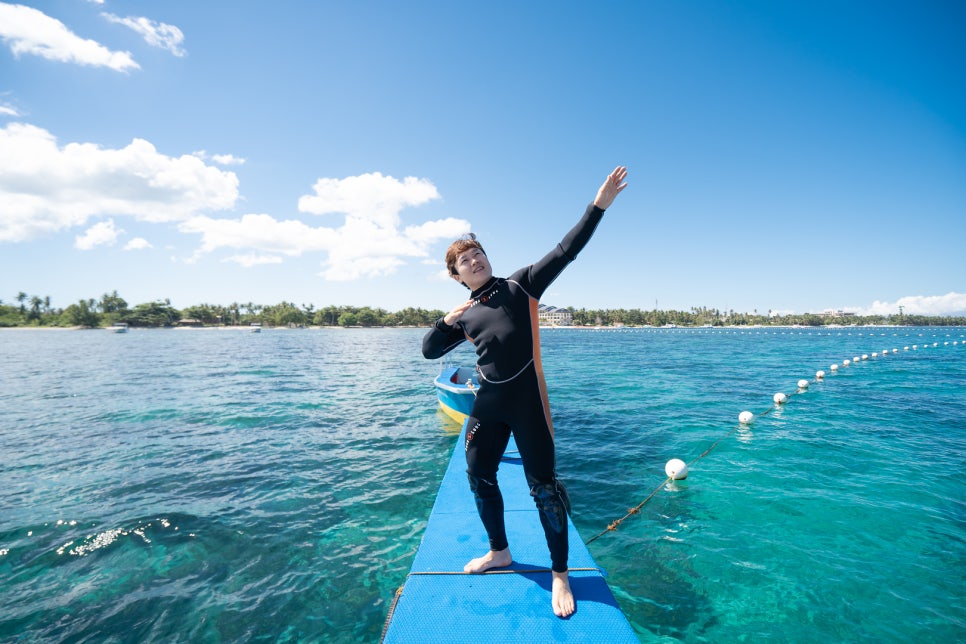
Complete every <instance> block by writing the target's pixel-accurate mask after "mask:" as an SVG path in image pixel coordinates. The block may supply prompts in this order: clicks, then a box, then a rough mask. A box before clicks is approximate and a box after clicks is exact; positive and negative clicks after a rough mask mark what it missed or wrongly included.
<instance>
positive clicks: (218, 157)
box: [211, 154, 245, 165]
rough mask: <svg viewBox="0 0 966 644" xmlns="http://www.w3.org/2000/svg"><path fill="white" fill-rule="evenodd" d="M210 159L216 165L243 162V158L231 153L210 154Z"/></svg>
mask: <svg viewBox="0 0 966 644" xmlns="http://www.w3.org/2000/svg"><path fill="white" fill-rule="evenodd" d="M211 160H212V161H214V162H215V163H217V164H218V165H242V164H244V163H245V159H242V158H240V157H236V156H233V155H231V154H213V155H211Z"/></svg>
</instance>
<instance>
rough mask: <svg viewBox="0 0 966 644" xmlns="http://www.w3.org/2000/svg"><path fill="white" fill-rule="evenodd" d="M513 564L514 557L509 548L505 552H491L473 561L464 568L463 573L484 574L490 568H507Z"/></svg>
mask: <svg viewBox="0 0 966 644" xmlns="http://www.w3.org/2000/svg"><path fill="white" fill-rule="evenodd" d="M511 563H513V556H512V555H511V554H510V549H509V548H504V549H503V550H490V551H489V552H488V553H486V554H485V555H483V556H482V557H477V558H476V559H471V560H470V562H469V563H468V564H466V565H465V566H463V572H483V571H484V570H489V569H490V568H506V567H507V566H509V565H510V564H511Z"/></svg>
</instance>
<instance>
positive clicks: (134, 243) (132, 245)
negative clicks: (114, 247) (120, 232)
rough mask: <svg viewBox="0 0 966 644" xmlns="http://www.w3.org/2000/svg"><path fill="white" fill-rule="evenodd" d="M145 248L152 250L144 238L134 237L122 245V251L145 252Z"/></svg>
mask: <svg viewBox="0 0 966 644" xmlns="http://www.w3.org/2000/svg"><path fill="white" fill-rule="evenodd" d="M147 248H154V246H152V245H151V242H149V241H148V240H146V239H145V238H144V237H135V238H134V239H132V240H131V241H129V242H128V243H126V244H125V245H124V250H145V249H147Z"/></svg>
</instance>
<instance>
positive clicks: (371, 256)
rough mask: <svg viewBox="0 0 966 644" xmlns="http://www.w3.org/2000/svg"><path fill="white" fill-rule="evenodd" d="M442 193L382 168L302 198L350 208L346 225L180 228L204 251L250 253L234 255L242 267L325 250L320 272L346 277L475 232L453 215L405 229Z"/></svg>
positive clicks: (257, 219)
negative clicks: (409, 209) (408, 212)
mask: <svg viewBox="0 0 966 644" xmlns="http://www.w3.org/2000/svg"><path fill="white" fill-rule="evenodd" d="M436 198H439V193H438V192H437V191H436V187H435V186H433V184H432V183H430V182H429V181H428V180H426V179H416V178H413V177H408V178H406V179H404V180H403V181H398V180H396V179H394V178H393V177H384V176H382V175H381V174H379V173H372V174H365V175H361V176H358V177H347V178H345V179H319V181H318V182H316V184H315V194H314V195H311V196H304V197H302V198H301V199H300V200H299V207H300V209H301V210H303V211H308V212H314V213H317V214H325V213H330V212H343V213H346V218H345V222H344V223H343V224H342V225H341V226H310V225H308V224H306V223H304V222H301V221H297V220H287V221H279V220H277V219H275V218H274V217H272V216H270V215H267V214H248V215H244V216H243V217H242V218H241V219H215V218H212V217H208V216H198V217H193V218H191V219H189V220H187V221H184V222H182V223H181V224H179V226H178V229H179V230H180V231H181V232H185V233H198V234H200V235H201V236H202V239H201V247H200V249H199V251H198V252H199V254H203V253H211V252H215V251H216V250H218V249H222V248H231V249H235V250H243V251H249V253H248V254H244V253H243V254H239V255H235V256H233V257H231V258H229V261H234V262H237V263H239V264H241V265H243V266H254V265H256V264H262V263H268V262H272V263H275V262H276V261H280V259H281V258H282V257H298V256H301V255H302V254H304V253H320V254H322V255H324V259H323V261H322V271H321V273H320V275H322V276H323V277H325V278H326V279H329V280H339V281H347V280H355V279H359V278H361V277H378V276H383V275H389V274H391V273H394V272H395V271H397V270H398V269H399V267H401V266H402V265H404V264H405V263H406V261H407V260H408V259H409V258H418V257H425V256H426V255H427V249H428V247H429V246H430V245H431V244H433V243H435V242H437V241H439V240H440V239H453V238H455V237H457V236H459V235H460V234H462V233H464V232H466V231H468V230H469V229H470V224H469V223H468V222H466V221H464V220H462V219H455V218H451V217H450V218H446V219H440V220H436V221H429V222H425V223H423V224H419V225H412V226H407V227H405V228H404V229H401V228H400V225H401V224H400V221H401V218H400V215H399V211H400V210H401V209H402V208H404V207H405V206H408V205H419V204H421V203H425V202H426V201H428V200H429V199H436ZM194 259H197V256H196V257H195V258H194Z"/></svg>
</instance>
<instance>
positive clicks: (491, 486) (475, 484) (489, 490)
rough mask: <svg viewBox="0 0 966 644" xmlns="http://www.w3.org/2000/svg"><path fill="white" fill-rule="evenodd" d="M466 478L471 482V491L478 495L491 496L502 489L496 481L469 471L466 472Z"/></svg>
mask: <svg viewBox="0 0 966 644" xmlns="http://www.w3.org/2000/svg"><path fill="white" fill-rule="evenodd" d="M466 478H467V480H469V482H470V491H471V492H473V494H475V495H477V496H484V497H485V496H491V495H493V494H495V493H497V492H498V490H499V489H500V488H499V486H498V485H497V484H496V481H488V480H487V479H484V478H479V477H476V476H473V475H472V474H470V473H469V472H467V473H466Z"/></svg>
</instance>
